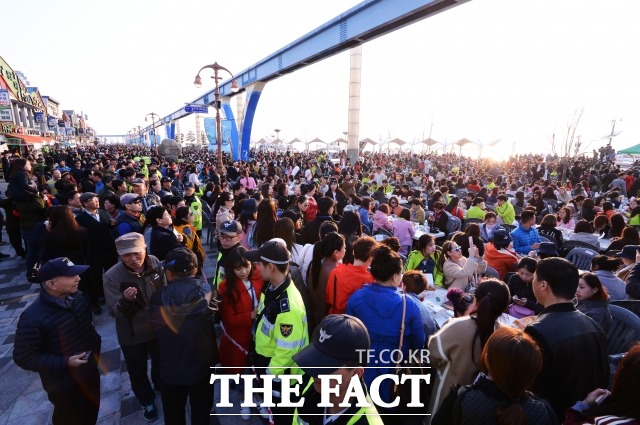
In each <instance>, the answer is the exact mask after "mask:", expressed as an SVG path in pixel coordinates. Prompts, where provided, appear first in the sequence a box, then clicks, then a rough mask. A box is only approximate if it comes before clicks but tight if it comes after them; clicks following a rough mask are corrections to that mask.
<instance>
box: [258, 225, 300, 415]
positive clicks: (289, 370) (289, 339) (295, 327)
mask: <svg viewBox="0 0 640 425" xmlns="http://www.w3.org/2000/svg"><path fill="white" fill-rule="evenodd" d="M245 257H246V258H247V260H249V261H252V262H255V263H257V265H258V269H259V270H260V274H261V276H262V278H263V279H264V280H265V282H267V285H266V287H265V289H263V292H262V295H261V296H260V304H259V306H258V314H257V317H256V327H255V329H254V341H253V342H254V347H252V349H251V351H250V353H249V356H247V362H248V363H249V365H251V366H255V367H256V371H257V372H258V374H259V375H261V374H264V373H266V374H271V375H275V376H276V378H277V377H278V376H280V375H288V374H302V373H301V371H300V369H298V368H297V367H296V366H294V363H293V356H294V355H295V354H296V353H298V352H299V351H300V350H301V349H302V348H304V347H305V346H306V345H307V344H309V337H308V333H307V314H306V310H305V308H304V303H303V301H302V296H301V295H300V292H298V290H297V289H296V286H295V285H294V283H293V281H292V280H291V276H290V275H289V259H290V257H291V255H290V253H289V251H288V250H287V244H286V243H285V241H284V240H282V239H279V238H274V239H271V240H270V241H268V242H265V243H264V244H262V246H261V247H260V248H259V249H257V250H254V251H247V252H246V253H245ZM279 396H280V386H279V380H278V379H275V380H274V382H273V399H274V402H275V403H278V402H279V401H280V400H279ZM272 411H273V413H274V423H275V424H276V425H278V424H291V417H290V416H286V415H287V414H289V415H290V414H292V413H293V409H292V408H283V407H274V408H273V409H272Z"/></svg>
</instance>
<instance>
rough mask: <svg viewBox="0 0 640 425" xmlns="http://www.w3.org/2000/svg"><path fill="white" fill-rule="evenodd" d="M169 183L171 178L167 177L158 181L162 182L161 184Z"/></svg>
mask: <svg viewBox="0 0 640 425" xmlns="http://www.w3.org/2000/svg"><path fill="white" fill-rule="evenodd" d="M170 181H171V178H169V177H163V178H161V179H160V182H162V183H164V182H170Z"/></svg>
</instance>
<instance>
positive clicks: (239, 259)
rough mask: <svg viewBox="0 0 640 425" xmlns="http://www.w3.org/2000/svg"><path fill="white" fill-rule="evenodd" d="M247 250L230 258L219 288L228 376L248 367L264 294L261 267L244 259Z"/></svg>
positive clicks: (222, 351)
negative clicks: (259, 308)
mask: <svg viewBox="0 0 640 425" xmlns="http://www.w3.org/2000/svg"><path fill="white" fill-rule="evenodd" d="M245 252H246V250H245V249H244V248H243V247H238V248H236V249H234V250H232V251H231V252H230V253H229V255H228V256H227V258H226V261H225V265H224V270H225V278H224V279H223V280H222V281H221V282H220V285H219V286H218V295H219V296H220V300H221V301H220V324H221V325H222V330H223V332H222V335H221V337H220V350H219V352H220V364H221V365H222V366H225V367H234V368H235V369H228V370H227V371H226V373H240V372H241V371H242V370H244V369H245V368H246V366H247V361H246V357H247V352H248V351H249V348H250V346H251V340H252V335H251V332H252V329H253V325H254V322H255V319H256V313H257V311H258V304H259V303H260V294H261V293H262V285H263V281H262V277H261V276H260V272H259V270H258V268H257V267H254V265H253V264H252V263H251V262H250V261H248V260H247V259H246V258H245V257H244V253H245Z"/></svg>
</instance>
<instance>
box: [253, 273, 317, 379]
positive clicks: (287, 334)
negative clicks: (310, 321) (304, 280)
mask: <svg viewBox="0 0 640 425" xmlns="http://www.w3.org/2000/svg"><path fill="white" fill-rule="evenodd" d="M287 279H288V281H289V286H288V287H287V289H286V290H285V292H286V293H285V294H283V296H281V297H280V299H279V300H278V302H279V308H280V311H279V313H277V315H276V318H275V321H274V323H271V321H270V320H269V318H268V317H267V315H266V314H262V317H261V318H260V322H259V323H258V324H257V326H256V331H255V346H256V348H255V349H256V353H258V354H260V355H261V356H263V357H267V358H269V359H271V360H270V361H269V366H268V367H267V370H266V373H268V374H272V375H276V376H278V375H281V374H294V375H295V374H300V375H301V374H302V371H301V370H300V369H299V368H297V367H293V368H292V369H287V368H288V367H291V366H294V362H293V359H292V357H293V355H294V354H296V353H297V352H298V351H300V350H302V349H303V348H304V347H306V346H307V345H308V344H309V335H308V332H307V312H306V310H305V308H304V302H303V301H302V296H301V295H300V292H298V289H297V288H296V286H295V285H294V283H293V281H292V280H291V279H290V278H287ZM285 284H286V282H285V283H283V285H285ZM264 303H265V294H264V292H263V293H262V295H260V304H259V305H258V315H260V314H261V313H262V310H264V308H265V304H264Z"/></svg>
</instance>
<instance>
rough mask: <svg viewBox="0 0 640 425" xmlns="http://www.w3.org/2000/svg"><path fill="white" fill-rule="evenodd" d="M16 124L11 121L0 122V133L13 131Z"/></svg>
mask: <svg viewBox="0 0 640 425" xmlns="http://www.w3.org/2000/svg"><path fill="white" fill-rule="evenodd" d="M15 132H16V125H15V124H13V123H5V124H0V133H15Z"/></svg>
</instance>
